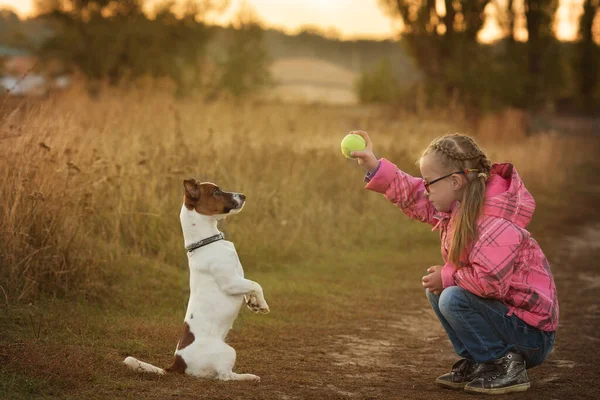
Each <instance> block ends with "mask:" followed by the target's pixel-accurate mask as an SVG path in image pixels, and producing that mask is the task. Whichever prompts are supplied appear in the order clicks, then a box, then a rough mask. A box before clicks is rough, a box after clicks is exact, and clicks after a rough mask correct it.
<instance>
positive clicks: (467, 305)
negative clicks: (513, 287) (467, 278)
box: [426, 286, 554, 368]
mask: <svg viewBox="0 0 600 400" xmlns="http://www.w3.org/2000/svg"><path fill="white" fill-rule="evenodd" d="M426 293H427V299H428V300H429V302H430V303H431V306H432V307H433V311H435V313H436V314H437V317H438V318H439V320H440V322H441V323H442V325H443V326H444V329H445V330H446V332H447V333H448V337H449V338H450V341H451V342H452V345H453V346H454V350H455V351H456V353H457V354H458V355H459V356H461V357H463V358H468V359H470V360H473V361H475V362H478V363H485V362H490V361H492V360H495V359H497V358H500V357H502V356H504V355H505V354H506V353H507V352H509V351H514V352H517V353H520V354H522V355H523V357H524V358H525V365H526V366H527V368H532V367H535V366H536V365H540V364H541V363H542V362H543V361H544V360H545V359H546V357H547V356H548V354H549V353H550V350H552V347H553V346H554V332H544V331H541V330H539V329H536V328H534V327H532V326H531V325H528V324H527V323H525V322H523V320H521V319H520V318H518V317H517V316H515V315H510V316H509V315H507V313H508V311H509V308H508V307H507V306H506V305H504V304H503V303H501V302H499V301H497V300H493V299H484V298H481V297H478V296H476V295H474V294H473V293H471V292H469V291H468V290H465V289H463V288H461V287H459V286H450V287H448V288H446V289H444V290H443V291H442V293H441V294H440V295H439V296H436V295H434V294H433V293H431V292H429V290H426Z"/></svg>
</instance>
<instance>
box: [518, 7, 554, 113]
mask: <svg viewBox="0 0 600 400" xmlns="http://www.w3.org/2000/svg"><path fill="white" fill-rule="evenodd" d="M557 7H558V0H525V19H526V21H527V54H528V90H527V92H528V93H529V97H530V105H531V108H533V109H535V108H537V107H539V106H540V105H541V104H542V100H543V98H544V59H545V58H546V52H547V51H548V50H549V48H550V46H551V44H552V41H553V38H554V33H553V30H552V23H553V21H554V14H555V13H556V9H557Z"/></svg>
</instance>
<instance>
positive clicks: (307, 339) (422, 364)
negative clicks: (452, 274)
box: [0, 224, 600, 400]
mask: <svg viewBox="0 0 600 400" xmlns="http://www.w3.org/2000/svg"><path fill="white" fill-rule="evenodd" d="M574 232H575V233H574V234H569V235H567V236H565V237H563V239H562V240H560V241H554V242H550V241H544V243H543V245H544V246H543V247H544V248H545V249H546V253H547V254H548V256H549V258H550V261H551V264H552V269H553V273H554V276H555V279H556V283H557V288H558V293H559V299H560V311H561V318H560V328H559V331H558V335H557V342H556V346H555V348H554V351H553V352H552V354H551V355H550V356H549V358H548V360H547V361H546V362H545V363H544V364H542V365H541V366H539V367H537V368H534V369H532V370H530V371H529V374H530V378H531V380H532V386H531V388H530V390H529V391H527V392H525V393H522V394H518V395H513V396H511V398H519V399H536V400H537V399H545V400H552V399H560V400H563V399H598V398H600V385H599V384H598V376H599V375H600V363H599V362H598V360H597V357H596V352H597V350H596V349H597V347H598V346H600V302H599V301H598V296H597V291H598V289H600V271H599V270H598V267H597V265H598V259H599V257H600V224H589V225H586V226H584V227H583V228H581V229H578V230H575V231H574ZM385 268H391V266H386V267H385ZM401 273H402V274H404V275H402V276H401V278H399V279H398V282H401V281H406V282H407V284H406V285H403V286H402V287H403V288H401V289H398V288H397V287H396V286H397V284H398V282H391V283H390V284H389V285H386V286H387V287H385V288H381V291H380V292H378V293H361V291H360V290H356V288H354V289H353V288H349V289H348V290H356V295H355V298H354V299H352V301H348V304H347V305H345V304H344V305H341V306H338V305H334V306H331V307H329V308H327V310H328V311H327V313H326V314H318V313H315V312H313V311H312V310H311V307H310V306H311V304H312V303H311V301H312V300H311V299H306V300H303V299H293V301H290V305H289V306H288V307H290V308H288V309H286V310H282V311H280V312H281V313H282V317H285V315H284V314H286V313H305V315H308V316H309V317H310V318H309V319H308V320H309V321H310V323H308V324H307V323H302V324H300V323H299V324H294V323H285V324H281V325H275V326H273V325H269V326H267V325H257V326H255V327H254V328H250V325H245V326H244V327H242V328H241V329H234V330H233V331H232V332H231V334H230V336H229V338H228V342H229V343H230V344H231V345H232V346H233V347H234V348H235V349H236V350H237V354H238V361H237V363H236V371H237V372H251V373H254V374H257V375H259V376H261V377H262V382H260V383H258V384H249V383H238V382H214V381H205V380H199V379H195V378H192V377H188V376H181V375H167V376H163V377H160V376H151V375H143V374H138V373H135V372H132V371H128V370H126V369H125V368H124V367H123V366H122V364H121V361H122V360H123V358H124V355H125V354H127V353H128V352H129V350H128V347H127V345H126V344H123V343H119V342H111V344H110V345H108V346H106V345H105V346H106V347H98V346H97V345H94V344H93V341H92V342H91V344H90V343H87V342H86V341H85V340H84V337H86V336H84V334H83V333H81V342H73V343H72V344H69V345H68V346H64V345H59V344H56V343H52V342H47V341H46V342H45V341H43V340H39V341H36V340H31V339H23V340H16V341H13V342H11V343H9V345H8V346H6V348H5V349H0V350H2V351H0V371H2V366H8V370H7V371H8V372H10V373H11V374H14V377H15V378H14V379H15V382H14V385H17V386H23V385H34V384H35V385H39V388H38V387H32V388H31V390H29V392H28V393H26V394H25V395H23V396H17V397H15V396H9V397H6V398H11V399H13V398H27V399H29V398H68V399H82V398H85V399H128V398H129V399H198V398H201V399H243V400H251V399H281V400H292V399H319V400H326V399H428V400H435V399H463V398H477V396H469V395H467V394H466V393H464V392H460V391H459V392H455V391H449V390H444V389H440V388H438V387H436V386H435V384H434V383H433V382H434V380H435V378H436V377H437V376H438V375H440V374H442V373H445V372H446V371H447V370H448V368H449V367H450V366H451V365H452V363H453V362H454V361H455V360H456V359H457V357H456V355H455V354H454V352H453V350H452V347H451V345H450V343H449V341H448V340H447V338H446V335H445V333H444V331H443V330H442V327H441V325H440V324H439V322H438V321H437V319H436V318H435V316H434V314H433V312H432V311H431V309H430V308H429V307H428V303H427V300H426V298H425V295H424V293H423V291H422V290H421V289H420V288H419V285H418V284H413V283H412V282H415V281H417V282H418V279H419V276H418V274H417V272H416V271H415V272H401ZM303 320H306V318H305V319H303ZM24 323H25V324H27V323H28V321H25V322H24ZM249 324H251V323H250V322H249ZM148 325H149V326H148ZM163 325H165V324H161V323H160V322H157V321H153V320H149V321H147V322H144V330H141V328H139V327H138V328H137V329H139V332H137V333H136V334H135V335H134V336H135V337H139V340H140V341H141V342H142V343H144V344H145V345H146V346H147V347H145V348H147V349H149V350H148V353H146V354H144V353H142V354H139V357H140V358H142V359H144V358H147V357H152V352H154V354H161V355H160V357H158V358H159V360H158V361H159V362H157V365H168V363H169V362H170V357H171V356H170V351H171V350H165V349H167V348H169V349H170V348H171V345H172V344H171V343H167V344H165V343H164V338H165V337H168V336H169V333H168V331H167V330H172V329H171V328H172V327H171V326H166V327H165V326H163ZM123 329H125V328H123ZM163 329H164V331H163ZM92 334H95V333H94V332H87V336H88V337H89V335H92ZM73 337H76V335H75V336H73ZM0 339H1V338H0ZM161 346H163V347H164V348H161ZM138 352H139V351H138ZM171 354H172V353H171ZM154 359H155V360H156V356H155V357H154ZM0 373H1V372H0ZM32 377H34V378H35V379H37V381H32V380H31V378H32ZM39 380H42V382H40V381H39ZM43 380H45V381H46V383H47V384H44V381H43ZM4 382H5V385H6V380H5V381H4ZM9 384H10V382H9ZM8 393H10V391H9V392H8ZM1 396H2V392H1V391H0V397H1ZM500 397H501V398H502V397H507V396H500Z"/></svg>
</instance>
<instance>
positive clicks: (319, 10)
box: [0, 0, 583, 41]
mask: <svg viewBox="0 0 600 400" xmlns="http://www.w3.org/2000/svg"><path fill="white" fill-rule="evenodd" d="M498 1H499V2H503V1H506V0H498ZM240 3H241V0H232V1H231V6H230V9H229V10H228V12H227V13H226V14H225V15H224V16H223V17H221V18H220V19H219V23H221V24H226V23H227V22H228V21H229V19H230V18H231V16H232V15H234V14H235V10H236V9H237V8H238V7H239V5H240ZM246 3H247V4H249V5H250V6H251V7H252V8H253V9H254V10H255V12H256V14H257V16H258V17H259V18H260V20H261V21H262V22H263V23H264V25H265V26H267V27H273V28H278V29H282V30H284V31H286V32H288V33H294V32H297V31H298V29H299V28H302V27H304V26H308V25H311V26H317V27H319V28H321V29H323V30H333V31H336V32H337V33H338V34H339V35H340V36H341V37H342V38H344V39H351V38H377V39H383V38H391V37H394V32H396V31H397V28H398V23H397V22H394V21H392V20H391V19H390V18H389V17H388V16H386V15H385V14H384V13H383V11H382V10H381V8H380V7H379V6H378V1H377V0H358V1H357V0H246ZM582 3H583V0H560V8H559V10H558V14H557V21H556V28H557V31H558V37H559V39H561V40H573V38H574V37H575V35H576V32H577V25H576V24H574V23H573V21H577V18H578V16H579V14H580V13H581V9H582ZM3 6H8V7H12V8H13V9H15V10H16V11H17V12H18V14H20V15H21V16H27V15H28V14H30V13H31V12H32V9H33V0H0V7H3ZM497 35H498V27H497V26H495V25H494V24H493V23H490V24H487V26H486V28H485V29H484V30H483V31H482V33H481V38H482V39H483V40H484V41H489V40H493V39H494V38H496V37H497Z"/></svg>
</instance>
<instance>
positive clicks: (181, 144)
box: [0, 91, 598, 398]
mask: <svg viewBox="0 0 600 400" xmlns="http://www.w3.org/2000/svg"><path fill="white" fill-rule="evenodd" d="M0 102H1V100H0ZM0 104H1V103H0ZM0 118H1V119H0V141H1V145H0V263H1V266H2V268H1V269H0V292H1V293H0V300H2V301H0V303H2V304H3V305H4V306H3V309H2V312H1V313H0V327H2V335H0V397H2V398H31V397H35V396H38V397H43V396H49V397H64V398H82V397H88V398H110V397H123V398H126V397H132V398H135V397H145V395H146V394H148V392H147V391H150V390H156V386H157V385H156V381H157V379H158V380H159V381H160V379H162V378H156V377H147V376H140V375H136V374H133V373H131V374H128V373H124V372H123V370H122V369H121V368H120V364H119V363H120V361H121V360H122V359H123V358H124V357H125V356H126V355H134V356H135V357H138V358H140V359H143V360H146V361H149V362H152V363H156V365H161V366H166V365H168V363H169V362H170V357H171V356H172V351H173V345H174V343H176V342H177V340H178V336H179V333H180V332H179V330H180V327H181V324H182V316H183V315H184V312H185V308H186V305H187V296H188V281H187V265H186V260H185V252H184V250H183V241H182V237H181V231H180V226H179V221H178V214H179V209H180V207H181V199H182V194H183V192H182V181H183V179H185V178H188V177H190V176H192V177H196V178H197V179H201V180H210V181H214V182H216V183H218V184H220V185H221V186H222V187H223V188H224V189H226V190H235V191H241V192H244V193H245V194H246V195H247V196H248V203H247V206H246V207H245V209H244V211H243V213H241V214H240V215H238V216H235V217H232V218H229V219H227V220H225V221H224V223H223V224H222V225H221V229H222V230H224V231H225V233H226V235H227V237H228V238H231V239H232V240H233V241H234V242H235V244H236V248H237V249H238V252H239V254H240V258H241V260H242V262H243V264H244V268H245V271H246V274H247V275H248V276H249V277H250V278H251V279H255V280H257V281H258V282H260V283H261V285H263V287H264V288H265V293H266V296H267V299H268V301H269V303H270V305H271V308H272V313H271V314H270V315H268V316H264V317H263V316H255V315H252V314H250V313H246V312H244V313H241V315H240V318H238V320H237V321H236V326H235V329H234V331H233V332H232V334H231V340H233V341H234V342H235V343H236V344H237V345H236V346H234V347H236V348H237V349H238V354H240V357H239V359H240V363H241V364H240V369H243V368H245V367H246V366H247V364H244V363H247V362H248V361H247V360H251V359H253V357H257V358H259V356H261V357H262V356H264V355H262V353H260V354H259V353H256V352H260V351H264V349H265V348H268V349H270V350H269V351H270V353H269V355H268V357H272V356H273V352H275V353H276V351H277V350H276V349H277V347H276V346H274V345H273V344H269V343H267V338H268V337H273V336H275V337H278V340H286V338H287V340H293V341H299V342H300V344H301V343H302V341H303V340H308V339H307V338H309V337H310V336H311V335H314V334H323V332H322V331H319V330H318V329H325V330H327V329H337V328H339V329H344V328H345V327H347V326H348V325H349V323H350V322H349V321H358V320H361V318H363V319H364V318H373V317H374V316H377V315H378V313H384V312H385V310H378V309H377V307H379V305H380V304H382V303H385V301H388V299H390V298H394V297H395V296H396V295H397V292H398V291H399V290H402V291H404V292H406V293H414V294H415V295H416V296H417V297H416V298H418V299H420V297H418V296H420V291H421V290H420V288H419V285H418V276H420V274H422V273H423V271H424V270H425V269H426V268H427V267H428V266H430V265H434V264H437V263H440V261H441V257H440V255H439V239H438V238H437V235H436V234H435V233H431V232H430V229H429V227H427V226H424V225H422V224H419V223H416V222H412V221H409V220H408V219H407V218H406V217H405V216H403V215H402V214H401V213H400V212H399V211H398V210H397V209H396V208H395V207H393V206H392V205H390V204H386V202H385V200H383V199H382V198H381V197H380V196H379V195H377V194H374V193H370V192H366V191H365V190H364V189H363V182H362V175H363V172H362V170H361V169H360V168H359V167H358V166H357V165H356V164H355V163H354V162H352V161H349V160H346V159H344V158H343V157H342V155H341V154H340V150H339V140H340V139H341V138H342V137H343V136H344V134H345V133H346V132H347V131H349V130H352V129H361V128H362V129H366V130H368V131H369V132H370V133H371V134H372V138H373V141H374V144H375V146H376V152H377V154H378V155H379V156H384V157H386V158H389V159H390V160H392V161H394V162H395V163H397V164H398V165H399V166H401V167H402V168H404V169H406V170H407V171H409V172H411V173H413V174H418V170H417V169H416V166H415V164H414V162H415V160H416V159H417V157H418V155H419V154H420V152H421V151H422V149H423V148H424V147H425V146H426V145H427V144H428V143H429V142H430V141H431V139H432V138H433V137H436V136H440V135H443V134H445V133H449V132H454V131H456V130H460V129H459V128H460V127H461V123H454V122H451V121H443V120H436V119H435V118H433V116H432V118H431V119H430V120H422V119H419V118H417V117H415V116H412V115H398V114H396V113H394V112H391V111H390V110H389V109H385V108H363V107H355V108H337V107H327V106H318V105H312V106H310V105H309V106H291V105H279V104H261V103H241V104H229V103H208V104H207V103H202V102H194V101H189V102H176V101H174V100H172V99H170V98H169V97H166V96H162V95H160V94H155V93H145V92H140V91H137V92H128V93H120V92H114V93H113V92H107V93H106V94H105V95H104V97H103V98H101V99H100V100H90V99H88V98H87V97H86V96H85V95H83V94H81V93H77V91H74V92H71V93H68V94H66V95H65V96H63V97H56V98H52V99H49V100H47V101H43V102H40V103H35V104H28V103H23V104H20V105H19V106H18V107H15V108H11V109H9V112H4V114H3V116H2V117H0ZM467 131H468V130H467ZM483 144H484V146H485V147H486V148H487V150H488V153H489V154H490V157H491V158H492V159H494V160H496V161H511V162H513V163H514V164H515V165H516V166H517V169H518V170H519V172H520V174H521V176H522V177H523V179H524V180H525V182H526V184H527V186H528V187H529V188H530V190H531V191H532V192H533V194H534V196H535V197H536V199H537V200H538V204H542V206H541V207H538V210H541V211H540V212H541V214H539V215H541V217H537V216H536V217H535V218H534V226H537V227H538V228H537V229H539V230H541V229H543V227H544V226H546V225H545V223H546V220H556V218H557V215H559V214H561V212H560V209H561V207H564V206H565V205H567V204H569V201H570V198H569V196H565V193H567V192H565V190H567V189H566V188H572V187H573V185H571V184H570V183H571V182H573V181H574V180H576V179H579V178H581V177H582V176H583V175H582V174H584V173H585V174H591V175H592V176H593V174H594V173H595V172H594V171H596V170H597V169H596V167H595V165H596V160H595V159H594V157H595V154H598V153H597V151H596V150H597V143H596V142H595V141H592V140H591V139H586V138H567V137H557V136H551V135H537V136H532V137H528V138H526V139H524V140H522V141H519V142H510V143H503V144H501V145H500V144H498V143H485V142H484V143H483ZM486 145H487V146H486ZM581 149H586V150H587V151H581ZM586 177H587V175H586ZM569 190H571V189H569ZM576 195H578V194H577V193H573V194H572V196H576ZM545 206H547V207H545ZM550 209H552V210H553V212H555V214H554V215H551V212H549V211H548V210H550ZM575 211H576V210H575ZM573 212H574V211H573V210H570V211H569V213H566V214H569V215H572V213H573ZM545 213H546V214H545ZM410 301H412V300H410ZM415 301H416V300H415ZM323 324H326V326H327V328H324V327H323V326H322V325H323ZM295 331H301V332H302V334H297V332H296V334H294V332H295ZM316 332H318V333H316ZM258 348H260V350H258ZM257 354H258V355H257ZM276 354H277V353H276ZM273 357H276V356H273ZM280 361H281V363H282V365H287V364H285V362H284V361H283V360H280ZM282 368H283V367H282ZM289 368H293V366H290V367H289ZM165 379H167V380H166V381H160V382H163V383H164V388H162V389H161V390H163V391H164V392H160V391H159V392H158V393H154V395H155V396H157V398H160V396H161V393H162V394H164V397H167V396H171V395H173V394H177V393H179V392H177V390H179V389H177V388H178V385H177V383H178V382H180V381H178V380H177V379H179V378H165ZM169 379H171V380H169ZM198 385H204V384H198ZM159 386H160V385H159ZM185 386H186V389H181V390H183V391H184V392H181V393H183V394H185V393H188V394H189V392H185V390H188V391H190V390H192V389H193V387H192V388H187V386H188V384H187V383H186V385H185ZM202 388H206V386H202ZM215 390H216V389H215ZM183 394H182V395H183Z"/></svg>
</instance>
